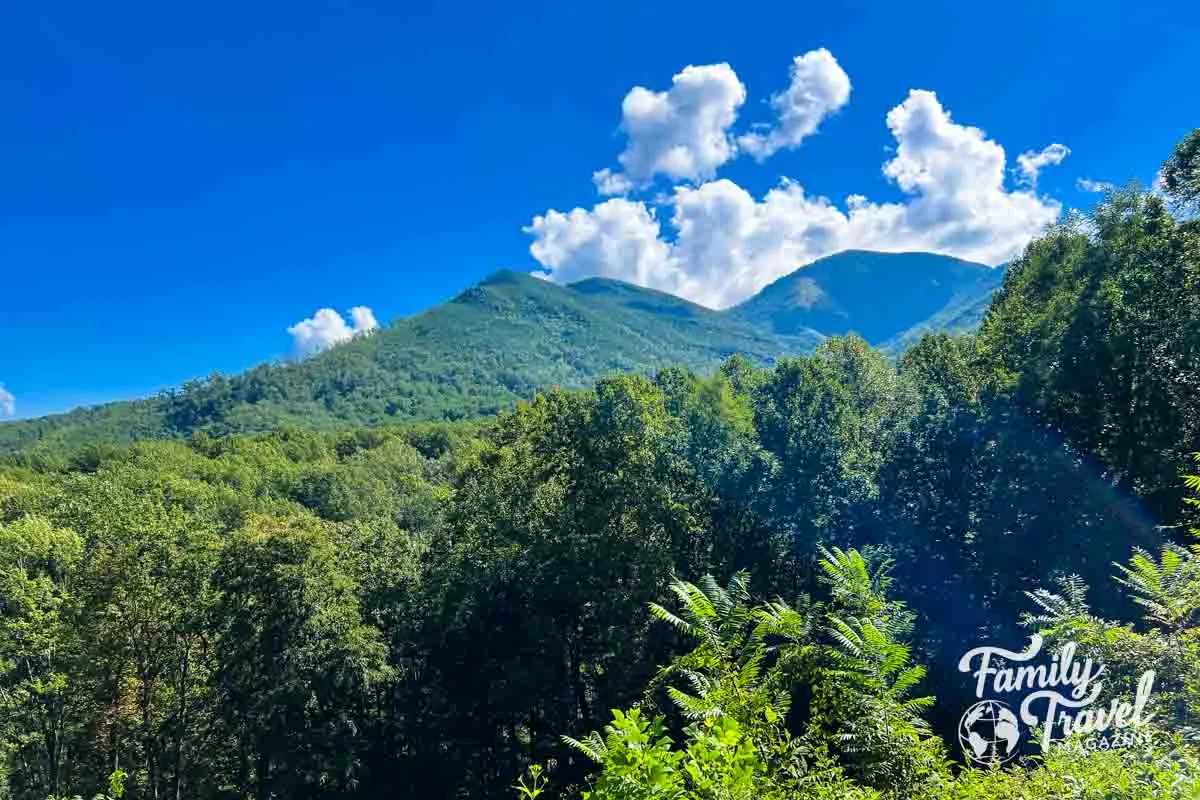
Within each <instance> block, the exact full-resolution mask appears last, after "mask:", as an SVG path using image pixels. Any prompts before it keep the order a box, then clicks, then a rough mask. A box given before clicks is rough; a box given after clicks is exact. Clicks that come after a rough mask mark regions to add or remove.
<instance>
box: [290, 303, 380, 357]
mask: <svg viewBox="0 0 1200 800" xmlns="http://www.w3.org/2000/svg"><path fill="white" fill-rule="evenodd" d="M350 320H351V322H350V324H346V320H344V319H342V315H341V314H339V313H338V312H336V311H334V310H333V309H332V308H322V309H320V310H318V311H317V313H315V314H313V315H312V316H311V317H309V318H308V319H305V320H301V321H300V322H297V323H296V324H295V325H293V326H292V327H290V328H288V329H287V332H288V333H290V334H291V336H292V349H293V351H294V352H295V353H296V355H299V356H306V355H311V354H312V353H318V352H320V351H322V350H327V349H329V348H330V347H333V346H334V345H336V344H341V343H342V342H348V341H350V340H351V339H353V338H354V337H355V336H360V335H362V334H364V333H368V332H369V331H373V330H375V329H376V328H378V327H379V323H378V322H377V321H376V320H375V315H374V314H373V313H372V312H371V309H369V308H367V307H366V306H355V307H354V308H352V309H350Z"/></svg>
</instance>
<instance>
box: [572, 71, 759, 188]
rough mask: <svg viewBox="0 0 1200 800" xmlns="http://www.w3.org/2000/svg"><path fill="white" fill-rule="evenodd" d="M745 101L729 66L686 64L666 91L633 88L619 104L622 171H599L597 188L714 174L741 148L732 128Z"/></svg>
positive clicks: (594, 177) (740, 85)
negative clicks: (623, 143)
mask: <svg viewBox="0 0 1200 800" xmlns="http://www.w3.org/2000/svg"><path fill="white" fill-rule="evenodd" d="M745 101H746V87H745V86H743V85H742V82H741V81H740V80H738V76H737V75H736V74H735V73H734V71H733V69H732V68H731V67H730V66H729V65H728V64H707V65H704V66H688V67H685V68H684V69H683V71H682V72H680V73H679V74H678V75H676V76H675V77H674V78H672V81H671V88H670V89H668V90H667V91H665V92H655V91H651V90H650V89H646V88H644V87H642V86H635V87H634V88H633V89H632V90H630V92H629V94H627V95H625V100H624V102H623V103H622V104H621V129H622V130H623V131H624V133H625V135H626V137H628V143H627V145H626V147H625V150H624V152H622V153H621V155H620V156H618V157H617V160H618V161H619V162H620V163H621V167H622V168H623V172H619V173H618V172H613V171H611V170H608V169H604V170H600V171H599V172H597V173H596V174H595V175H594V176H593V179H594V181H595V183H596V186H597V188H598V189H599V190H600V191H601V192H603V193H605V194H624V193H625V192H627V191H630V190H631V189H633V188H636V187H640V186H646V185H648V184H649V183H650V182H651V181H652V180H653V179H654V176H655V175H665V176H667V177H669V178H671V179H673V180H700V179H704V178H709V177H712V175H713V174H714V173H715V172H716V169H717V167H719V166H721V165H722V164H724V163H725V162H726V161H728V160H729V159H731V158H733V157H734V154H735V153H736V152H737V146H736V145H735V143H734V141H733V137H732V136H731V134H730V132H729V129H730V128H731V127H732V126H733V123H734V122H735V121H736V120H737V112H738V108H740V107H741V105H742V103H744V102H745Z"/></svg>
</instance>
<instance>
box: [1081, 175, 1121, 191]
mask: <svg viewBox="0 0 1200 800" xmlns="http://www.w3.org/2000/svg"><path fill="white" fill-rule="evenodd" d="M1075 186H1076V188H1078V189H1079V190H1080V191H1081V192H1095V193H1096V194H1104V193H1105V192H1108V191H1111V190H1112V189H1113V185H1112V184H1111V183H1109V182H1108V181H1094V180H1092V179H1091V178H1079V179H1078V180H1077V181H1075Z"/></svg>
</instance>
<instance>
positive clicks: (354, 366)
mask: <svg viewBox="0 0 1200 800" xmlns="http://www.w3.org/2000/svg"><path fill="white" fill-rule="evenodd" d="M820 339H821V337H820V336H819V335H818V334H816V333H813V332H811V331H801V332H799V333H797V334H795V335H780V334H776V333H772V332H769V331H764V330H762V329H759V328H756V327H754V326H753V325H751V324H749V323H746V322H744V321H741V320H739V319H736V318H734V317H731V316H729V315H727V314H722V313H720V312H716V311H712V310H710V309H706V308H703V307H701V306H698V305H695V304H693V303H689V302H687V301H685V300H681V299H679V298H677V297H673V296H671V295H668V294H663V293H661V292H655V291H651V290H648V289H642V288H638V287H635V286H630V285H628V284H623V283H620V282H617V281H609V280H603V279H590V280H586V281H582V282H580V283H578V284H575V285H573V286H566V287H564V286H559V285H557V284H553V283H549V282H547V281H543V280H540V279H537V278H534V277H530V276H528V275H524V274H519V273H515V272H501V273H498V274H496V275H494V276H492V277H491V278H489V279H487V280H486V281H484V282H483V283H481V284H480V285H478V286H475V287H473V288H471V289H468V290H467V291H466V292H463V293H462V294H461V295H459V296H458V297H457V298H455V299H454V300H452V301H450V302H448V303H444V304H442V305H439V306H436V307H434V308H432V309H429V310H428V311H425V312H424V313H421V314H417V315H416V316H413V317H410V318H408V319H405V320H403V321H401V322H399V323H397V324H396V325H394V326H391V327H389V328H387V329H384V330H381V331H379V332H378V333H375V334H374V335H371V336H368V337H365V338H362V339H358V340H355V341H352V342H349V343H347V344H344V345H342V346H339V347H335V348H333V349H331V350H329V351H327V352H325V353H322V354H320V355H317V356H314V357H312V358H309V359H306V360H303V361H300V362H293V363H284V364H268V365H263V366H260V367H256V368H254V369H251V370H249V371H247V372H245V373H242V374H239V375H236V376H233V377H225V376H213V377H211V378H209V379H206V380H204V381H197V382H193V383H191V384H188V385H185V386H184V387H183V388H182V389H180V390H178V391H176V392H173V393H170V394H168V395H164V396H162V397H158V398H153V399H148V400H139V401H134V402H122V403H111V404H108V405H104V406H100V407H98V408H93V409H84V410H77V411H73V412H71V413H68V414H61V415H56V416H51V417H44V418H41V419H36V420H27V421H21V422H13V423H6V424H3V425H0V452H3V451H11V450H15V449H19V448H22V447H26V446H28V445H31V444H33V443H35V442H37V441H45V442H46V443H47V444H56V443H61V444H66V445H73V444H78V443H83V442H89V441H127V440H130V439H135V438H151V437H169V436H179V435H187V434H189V433H191V432H193V431H197V430H204V431H209V432H212V433H214V434H223V433H229V432H251V431H260V430H268V429H274V428H278V427H281V426H286V425H297V426H301V427H304V428H308V429H317V430H321V429H330V428H338V427H346V426H350V425H376V424H381V423H384V422H389V421H392V422H398V421H404V420H428V419H433V420H437V419H451V420H453V419H463V418H468V417H474V416H480V415H487V414H492V413H495V412H496V411H497V410H499V409H501V408H504V407H507V406H510V405H512V404H513V403H514V402H515V401H516V400H518V399H521V398H528V397H530V396H532V395H533V394H534V393H535V392H536V391H537V390H538V389H543V388H547V387H550V386H582V385H585V384H588V383H590V382H591V381H593V380H594V379H595V378H597V377H599V376H601V375H604V374H607V373H611V372H615V371H631V370H643V369H653V368H656V367H662V366H667V365H672V364H678V365H682V366H687V367H692V368H695V369H700V370H708V369H712V368H713V367H715V366H716V365H717V364H719V363H720V362H721V361H722V360H724V359H725V358H727V357H728V356H730V355H732V354H734V353H741V354H744V355H746V356H748V357H750V358H752V359H754V360H756V361H759V362H764V363H765V362H769V361H771V360H773V359H775V358H777V357H778V356H780V355H783V354H786V353H801V352H808V351H810V350H812V349H813V347H815V346H816V344H817V343H819V341H820Z"/></svg>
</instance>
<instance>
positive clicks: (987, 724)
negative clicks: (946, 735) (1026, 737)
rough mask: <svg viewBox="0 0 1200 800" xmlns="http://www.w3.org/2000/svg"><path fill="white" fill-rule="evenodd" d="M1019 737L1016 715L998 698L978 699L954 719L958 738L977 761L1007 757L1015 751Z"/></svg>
mask: <svg viewBox="0 0 1200 800" xmlns="http://www.w3.org/2000/svg"><path fill="white" fill-rule="evenodd" d="M1020 738H1021V727H1020V725H1018V724H1017V715H1016V714H1014V713H1013V712H1012V709H1011V708H1009V707H1008V704H1006V703H1003V702H1001V701H999V700H981V701H980V702H978V703H976V704H975V705H973V706H971V707H970V708H968V709H967V713H965V714H963V716H962V719H961V720H959V722H958V741H959V742H960V743H961V744H962V748H963V752H964V753H966V754H967V758H969V759H971V760H972V761H974V762H976V763H977V764H991V763H993V762H999V763H1004V762H1005V761H1008V760H1009V759H1011V758H1012V757H1013V756H1015V755H1016V754H1017V749H1018V748H1017V745H1018V743H1019V741H1020Z"/></svg>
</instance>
